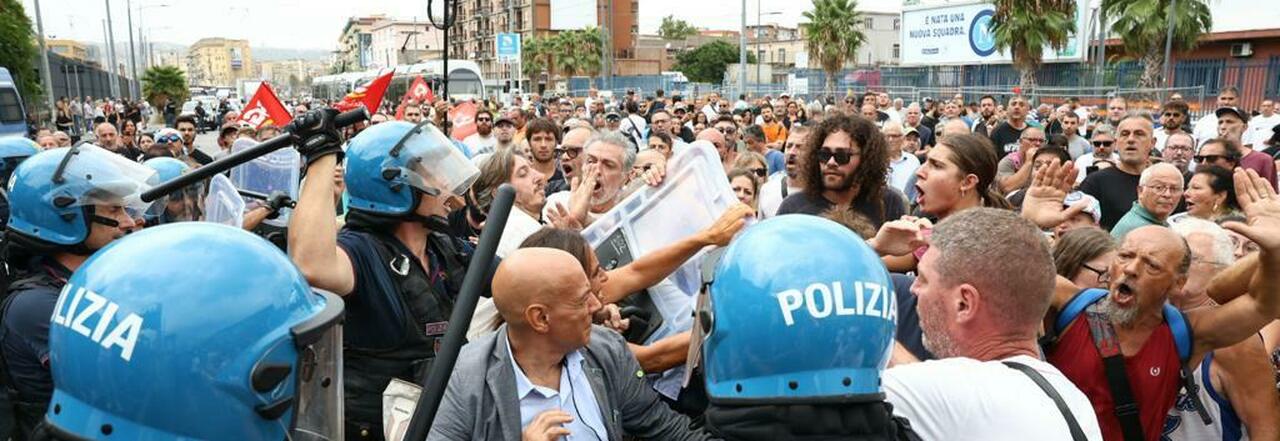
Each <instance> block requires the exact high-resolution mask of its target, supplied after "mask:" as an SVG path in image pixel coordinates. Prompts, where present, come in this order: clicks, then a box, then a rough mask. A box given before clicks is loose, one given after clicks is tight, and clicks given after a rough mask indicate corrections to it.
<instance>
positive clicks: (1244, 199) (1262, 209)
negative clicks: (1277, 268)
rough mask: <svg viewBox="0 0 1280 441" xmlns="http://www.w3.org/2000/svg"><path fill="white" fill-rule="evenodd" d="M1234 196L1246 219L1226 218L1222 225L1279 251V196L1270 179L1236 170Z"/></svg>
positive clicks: (1267, 248)
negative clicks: (1229, 219) (1246, 221)
mask: <svg viewBox="0 0 1280 441" xmlns="http://www.w3.org/2000/svg"><path fill="white" fill-rule="evenodd" d="M1233 178H1234V179H1235V186H1236V199H1237V200H1238V201H1239V202H1240V208H1241V210H1243V211H1244V214H1245V217H1247V218H1248V223H1247V224H1244V223H1240V222H1228V223H1226V224H1225V225H1223V226H1224V227H1226V228H1227V229H1230V230H1232V231H1235V232H1237V233H1240V235H1242V236H1244V237H1247V238H1249V240H1252V241H1253V242H1254V243H1257V244H1258V246H1259V247H1260V248H1262V249H1263V250H1266V251H1267V252H1269V253H1276V252H1280V197H1277V196H1276V191H1275V189H1274V188H1272V187H1271V183H1270V182H1267V180H1266V179H1263V178H1262V177H1260V176H1258V173H1257V172H1255V171H1253V170H1248V169H1245V168H1237V169H1236V170H1235V175H1234V176H1233Z"/></svg>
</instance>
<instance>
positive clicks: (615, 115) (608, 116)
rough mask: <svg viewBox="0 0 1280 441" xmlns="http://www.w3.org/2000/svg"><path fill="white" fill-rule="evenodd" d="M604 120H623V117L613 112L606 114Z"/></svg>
mask: <svg viewBox="0 0 1280 441" xmlns="http://www.w3.org/2000/svg"><path fill="white" fill-rule="evenodd" d="M604 119H622V115H619V114H618V112H616V111H612V110H611V111H609V113H606V114H604Z"/></svg>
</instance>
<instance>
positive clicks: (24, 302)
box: [0, 144, 157, 439]
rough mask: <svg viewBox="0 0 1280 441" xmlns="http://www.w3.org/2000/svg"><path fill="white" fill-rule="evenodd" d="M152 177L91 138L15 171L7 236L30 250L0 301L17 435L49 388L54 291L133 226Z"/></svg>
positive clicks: (80, 327)
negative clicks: (21, 275)
mask: <svg viewBox="0 0 1280 441" xmlns="http://www.w3.org/2000/svg"><path fill="white" fill-rule="evenodd" d="M156 182H157V179H156V178H155V171H154V170H151V169H150V168H147V167H145V166H143V165H142V164H138V163H136V162H132V161H129V160H128V159H126V158H124V157H122V156H119V155H116V154H114V153H111V152H110V151H107V150H105V149H102V148H101V147H98V146H95V145H92V144H82V145H78V146H73V147H65V148H58V149H53V150H47V151H44V152H41V153H38V154H36V155H35V156H32V157H31V158H29V159H27V160H26V161H24V162H23V163H22V164H21V165H19V166H18V168H17V170H16V171H15V172H14V174H13V177H12V183H11V185H10V191H9V202H10V210H11V211H10V218H9V225H8V227H7V232H6V236H7V240H9V241H10V242H11V243H12V244H13V245H15V246H18V247H21V248H23V249H24V250H25V251H27V252H28V253H29V255H30V256H32V257H30V258H29V259H27V261H26V262H21V264H22V265H24V267H25V270H26V271H27V275H26V276H25V277H24V278H22V279H20V280H17V281H15V282H13V283H12V284H11V285H10V286H9V289H8V293H7V297H6V298H5V301H4V303H3V305H2V306H0V355H2V358H3V363H0V367H3V369H4V371H5V372H4V373H5V375H4V379H5V380H6V383H7V384H6V386H7V387H6V389H7V391H6V392H7V393H8V395H9V397H10V400H11V401H12V402H13V405H14V407H15V416H16V424H17V427H16V430H15V433H14V434H13V435H14V437H15V438H16V439H25V438H26V437H27V436H29V435H30V433H31V432H32V430H33V429H34V427H35V426H36V425H37V424H38V423H39V422H40V419H41V415H43V414H44V411H45V408H46V406H47V405H48V402H49V396H50V394H51V393H52V392H53V384H52V379H51V377H50V373H49V368H50V363H51V362H50V359H49V346H48V342H49V326H50V325H49V323H50V321H49V318H50V317H51V316H52V315H53V312H54V309H55V308H54V304H55V302H57V300H58V293H59V292H60V291H62V288H63V286H64V285H65V284H66V281H67V278H68V277H70V276H71V273H72V272H73V271H75V270H76V269H77V268H79V267H80V265H81V264H83V263H84V262H85V260H86V259H88V258H89V255H90V254H93V253H94V252H95V251H97V250H98V249H101V248H102V247H105V246H106V245H107V244H108V243H111V242H112V241H115V240H116V239H119V238H121V237H123V236H124V235H125V234H126V233H128V232H130V231H131V230H133V229H134V228H135V227H136V223H135V221H134V219H135V218H136V217H137V216H138V215H140V214H141V211H142V210H145V208H146V204H145V203H143V202H142V201H141V199H140V198H139V195H140V193H141V192H142V191H145V190H146V189H148V188H150V186H152V185H154V184H156ZM136 263H137V262H135V264H136ZM18 264H19V262H10V265H11V266H13V265H18ZM90 301H92V300H90ZM99 306H101V305H99ZM72 324H74V325H76V329H77V331H84V330H86V329H88V330H92V331H93V333H95V334H98V333H99V332H98V328H85V326H88V325H85V324H83V323H82V322H77V321H73V322H72ZM84 368H86V369H93V368H94V367H93V366H92V364H88V365H86V366H85V367H84Z"/></svg>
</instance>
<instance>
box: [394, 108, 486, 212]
mask: <svg viewBox="0 0 1280 441" xmlns="http://www.w3.org/2000/svg"><path fill="white" fill-rule="evenodd" d="M391 155H392V156H395V157H398V158H399V159H400V160H399V161H397V162H398V163H400V164H403V166H402V167H401V173H402V175H403V176H405V177H406V178H407V183H408V184H409V185H411V186H413V187H414V188H417V189H418V190H421V191H422V192H424V193H427V194H430V195H436V196H441V195H443V196H462V195H463V194H466V192H467V189H468V188H471V184H472V183H474V182H475V181H476V178H477V177H479V176H480V169H478V168H476V166H475V164H472V163H471V161H469V160H467V157H466V156H464V155H463V154H462V152H461V151H459V150H458V149H457V148H455V147H454V146H453V141H451V140H450V139H449V137H447V136H445V135H444V133H441V132H440V130H439V129H436V127H435V126H434V125H431V124H430V123H427V122H423V123H420V124H418V125H417V126H415V127H414V128H413V130H410V131H409V133H408V134H407V135H405V137H404V138H403V139H401V140H400V143H399V145H397V146H396V147H395V148H393V149H392V151H391Z"/></svg>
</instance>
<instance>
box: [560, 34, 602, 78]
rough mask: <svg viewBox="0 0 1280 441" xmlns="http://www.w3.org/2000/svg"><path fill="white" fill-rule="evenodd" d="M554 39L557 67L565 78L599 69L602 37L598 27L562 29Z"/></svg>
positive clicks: (592, 72)
mask: <svg viewBox="0 0 1280 441" xmlns="http://www.w3.org/2000/svg"><path fill="white" fill-rule="evenodd" d="M555 41H556V46H558V48H557V53H558V54H559V56H558V57H557V59H556V61H557V64H558V66H557V68H558V70H560V71H561V72H563V73H564V76H565V77H566V78H568V77H573V76H575V75H578V74H587V75H591V74H594V73H596V72H599V71H600V46H602V45H603V44H604V38H603V35H602V34H601V33H600V30H599V29H596V28H587V29H574V30H570V31H563V32H561V33H560V34H558V35H556V37H555Z"/></svg>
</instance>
